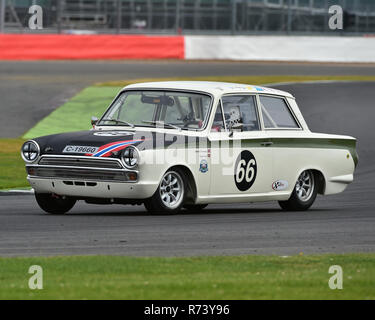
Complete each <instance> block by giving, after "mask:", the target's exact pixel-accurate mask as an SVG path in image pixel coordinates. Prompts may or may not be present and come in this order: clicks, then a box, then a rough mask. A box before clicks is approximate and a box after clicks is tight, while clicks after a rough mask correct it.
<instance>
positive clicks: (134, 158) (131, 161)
mask: <svg viewBox="0 0 375 320" xmlns="http://www.w3.org/2000/svg"><path fill="white" fill-rule="evenodd" d="M121 160H122V162H123V164H124V165H125V167H127V168H128V169H134V168H135V167H136V166H137V165H138V162H139V152H138V150H137V148H135V147H133V146H129V147H127V148H126V149H125V150H124V151H123V152H122V154H121Z"/></svg>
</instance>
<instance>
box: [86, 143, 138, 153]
mask: <svg viewBox="0 0 375 320" xmlns="http://www.w3.org/2000/svg"><path fill="white" fill-rule="evenodd" d="M142 141H143V140H126V141H117V142H111V143H108V144H105V145H104V146H101V147H100V148H98V150H97V151H95V152H93V153H89V154H86V155H87V156H93V157H109V156H110V155H111V154H112V153H113V152H116V151H120V150H122V149H125V148H126V147H128V146H130V145H132V144H135V143H138V142H142Z"/></svg>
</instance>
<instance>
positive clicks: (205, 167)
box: [199, 159, 208, 173]
mask: <svg viewBox="0 0 375 320" xmlns="http://www.w3.org/2000/svg"><path fill="white" fill-rule="evenodd" d="M199 171H200V172H202V173H206V172H207V171H208V162H207V161H206V160H204V159H203V160H202V161H201V163H200V165H199Z"/></svg>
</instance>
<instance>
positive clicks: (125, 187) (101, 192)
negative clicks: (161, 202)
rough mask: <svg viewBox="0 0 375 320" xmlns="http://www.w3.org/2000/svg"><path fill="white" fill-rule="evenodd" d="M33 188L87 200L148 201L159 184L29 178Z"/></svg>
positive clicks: (42, 191) (38, 190)
mask: <svg viewBox="0 0 375 320" xmlns="http://www.w3.org/2000/svg"><path fill="white" fill-rule="evenodd" d="M27 180H28V181H29V183H30V185H31V187H32V188H33V189H34V190H35V192H37V193H55V194H58V195H61V196H72V197H77V198H81V199H85V198H104V199H111V198H120V199H147V198H150V197H151V196H152V195H153V194H154V193H155V191H156V189H157V188H158V184H157V183H151V182H144V183H142V182H137V183H124V182H113V181H111V182H106V181H92V180H90V181H85V180H82V179H80V180H68V179H60V178H38V177H31V176H28V177H27Z"/></svg>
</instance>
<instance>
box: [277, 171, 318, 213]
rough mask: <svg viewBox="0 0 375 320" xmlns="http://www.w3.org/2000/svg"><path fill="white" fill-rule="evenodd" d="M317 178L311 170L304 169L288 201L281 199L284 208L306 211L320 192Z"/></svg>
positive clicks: (281, 205) (280, 202) (280, 203)
mask: <svg viewBox="0 0 375 320" xmlns="http://www.w3.org/2000/svg"><path fill="white" fill-rule="evenodd" d="M316 181H317V179H316V178H315V176H314V172H313V171H311V170H306V171H303V172H302V173H301V174H300V176H299V177H298V179H297V183H296V185H295V187H294V190H293V193H292V195H291V196H290V198H289V200H287V201H279V205H280V207H281V208H282V209H283V210H288V211H304V210H307V209H309V208H310V207H311V205H312V204H313V203H314V201H315V199H316V195H317V193H318V186H317V184H316Z"/></svg>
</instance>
